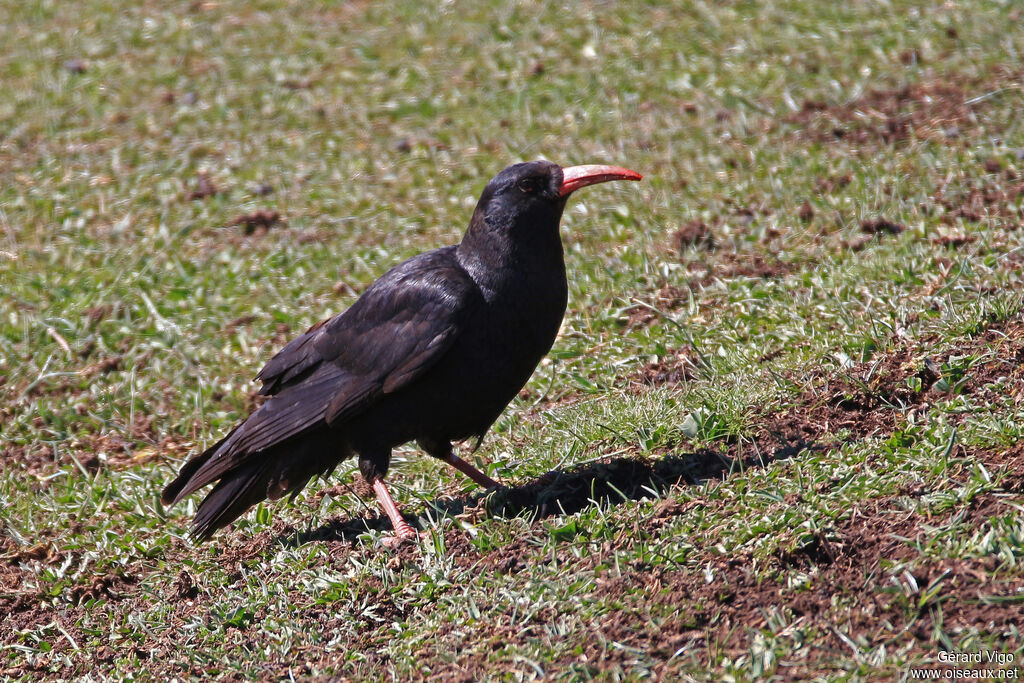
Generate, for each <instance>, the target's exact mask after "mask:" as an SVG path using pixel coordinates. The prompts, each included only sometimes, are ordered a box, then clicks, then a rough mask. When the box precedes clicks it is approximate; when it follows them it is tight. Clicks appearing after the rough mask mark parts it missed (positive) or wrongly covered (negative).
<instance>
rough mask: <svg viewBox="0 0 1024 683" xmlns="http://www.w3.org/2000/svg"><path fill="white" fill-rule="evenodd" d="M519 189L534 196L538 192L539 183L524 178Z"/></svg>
mask: <svg viewBox="0 0 1024 683" xmlns="http://www.w3.org/2000/svg"><path fill="white" fill-rule="evenodd" d="M519 189H520V190H522V191H523V192H526V193H528V194H532V193H534V192H536V191H537V181H535V180H534V179H533V178H523V179H522V180H520V181H519Z"/></svg>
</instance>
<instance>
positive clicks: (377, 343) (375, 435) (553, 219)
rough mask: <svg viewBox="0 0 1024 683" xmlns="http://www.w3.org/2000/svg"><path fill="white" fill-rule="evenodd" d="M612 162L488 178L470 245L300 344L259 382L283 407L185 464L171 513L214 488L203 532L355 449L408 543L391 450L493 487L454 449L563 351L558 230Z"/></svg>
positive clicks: (384, 288) (376, 291)
mask: <svg viewBox="0 0 1024 683" xmlns="http://www.w3.org/2000/svg"><path fill="white" fill-rule="evenodd" d="M616 179H629V180H639V179H640V176H639V174H636V173H634V172H632V171H627V170H626V169H621V168H618V167H613V166H574V167H569V168H566V169H562V168H560V167H559V166H557V165H556V164H552V163H549V162H546V161H537V162H531V163H524V164H516V165H513V166H509V167H508V168H506V169H505V170H503V171H502V172H501V173H499V174H498V175H497V176H496V177H495V178H494V179H493V180H491V182H489V183H488V184H487V187H486V188H485V189H484V191H483V194H482V195H481V197H480V201H479V202H478V204H477V207H476V210H475V211H474V213H473V217H472V220H471V221H470V225H469V229H468V230H467V232H466V234H465V237H464V238H463V240H462V242H461V243H460V244H459V245H457V246H450V247H444V248H441V249H435V250H433V251H429V252H426V253H423V254H420V255H418V256H415V257H413V258H411V259H409V260H408V261H405V262H404V263H402V264H400V265H398V266H396V267H395V268H393V269H391V270H390V271H388V272H387V273H385V274H384V275H383V276H382V277H381V278H380V279H378V280H377V281H376V282H374V283H373V284H372V285H371V286H370V287H369V288H368V289H367V290H366V292H364V293H363V295H362V296H361V297H360V298H359V299H358V300H357V301H356V302H355V303H354V304H353V305H352V306H351V307H350V308H349V309H348V310H346V311H345V312H343V313H341V314H339V315H336V316H334V317H333V318H330V319H329V320H326V321H324V322H321V323H319V324H317V325H315V326H313V327H312V328H310V329H309V330H308V331H306V332H305V333H304V334H302V335H300V336H299V337H297V338H295V339H294V340H292V341H291V342H290V343H289V344H288V345H286V346H285V347H284V348H283V349H282V350H281V351H280V352H279V353H278V354H277V355H275V356H274V357H273V358H272V359H271V360H270V362H268V363H267V365H266V367H264V368H263V370H261V371H260V373H259V375H257V379H259V380H261V381H262V382H263V387H262V389H261V390H260V393H261V394H264V395H266V396H268V397H269V399H268V400H267V401H266V402H265V403H264V404H263V405H262V406H260V407H259V408H258V409H257V410H255V411H254V412H253V413H252V414H251V415H250V416H249V417H248V418H247V419H246V420H245V421H244V422H242V423H241V424H239V425H238V426H236V427H235V428H234V429H233V430H232V431H231V432H230V433H229V434H228V435H227V436H226V437H224V438H223V439H222V440H221V441H219V442H218V443H216V444H215V445H213V446H212V447H210V448H209V449H207V450H206V451H205V452H203V453H201V454H200V455H198V456H196V457H195V458H193V459H192V460H191V461H189V462H187V463H186V464H185V465H184V466H183V467H182V469H181V472H180V473H179V475H178V477H177V478H176V479H175V480H174V481H173V482H171V483H170V484H169V485H168V486H167V488H166V489H164V492H163V500H164V502H165V503H167V504H172V503H176V502H178V501H179V500H181V499H182V498H184V497H185V496H187V495H189V494H191V493H193V492H195V491H197V490H199V489H201V488H203V487H204V486H206V485H208V484H212V483H216V486H215V487H214V488H213V490H212V491H211V492H210V493H209V494H208V495H207V497H206V498H205V499H204V500H203V502H202V503H201V504H200V506H199V510H198V512H197V514H196V518H195V520H194V528H193V535H194V536H195V537H196V538H197V539H207V538H209V537H210V536H211V535H212V534H213V533H214V532H215V531H216V530H217V529H219V528H221V527H223V526H225V525H227V524H230V523H231V522H232V521H233V520H234V519H236V518H237V517H238V516H240V515H241V514H243V513H244V512H245V511H246V510H247V509H248V508H249V507H251V506H252V505H255V504H256V503H258V502H260V501H262V500H264V499H266V498H270V499H276V498H279V497H281V496H284V495H287V494H290V493H294V492H297V491H299V490H300V489H302V487H304V486H305V485H306V483H307V482H308V481H309V480H310V479H311V478H312V477H313V476H315V475H318V474H319V475H323V474H326V473H328V472H330V471H331V470H333V469H334V467H335V466H336V465H337V464H338V463H339V462H340V461H341V460H342V459H344V458H346V457H348V456H349V455H351V454H353V453H355V454H357V455H358V457H359V468H360V471H361V473H362V475H363V476H364V477H365V478H366V479H367V481H368V482H370V483H371V484H373V485H374V489H375V491H376V492H377V495H378V497H379V498H380V502H381V504H382V506H383V507H384V509H385V511H386V512H387V513H388V515H389V517H391V520H392V522H393V523H394V525H395V529H396V532H397V533H398V535H399V536H400V537H406V536H411V535H414V534H415V532H413V531H412V529H411V528H410V527H409V526H408V525H407V524H406V523H405V522H404V521H402V520H401V516H400V515H399V514H398V511H397V508H396V507H395V506H394V502H393V501H392V500H391V498H390V495H389V494H388V493H387V489H386V487H385V486H384V484H383V478H384V476H385V475H386V474H387V470H388V464H389V461H390V457H391V449H392V448H394V447H395V446H397V445H400V444H403V443H406V442H408V441H413V440H415V441H417V442H418V443H419V444H420V446H421V447H422V448H423V449H424V450H425V451H426V452H427V453H428V454H429V455H432V456H434V457H436V458H439V459H442V460H445V461H447V462H449V463H450V464H452V465H453V466H455V467H457V468H458V469H460V470H461V471H463V472H465V473H466V474H467V475H468V476H470V477H471V478H473V479H474V480H475V481H477V482H478V483H480V484H482V485H494V484H495V482H493V481H492V480H491V479H489V478H488V477H487V476H486V475H484V474H482V473H480V472H478V471H476V470H475V469H474V468H472V467H471V466H470V465H468V464H467V463H465V462H464V461H462V460H460V459H459V458H457V457H456V456H455V455H454V454H453V452H452V442H453V441H460V440H463V439H466V438H469V437H477V438H478V439H482V438H483V436H484V435H485V434H486V432H487V430H488V429H489V428H490V426H491V425H492V424H493V423H494V421H495V420H496V419H497V417H498V416H499V415H500V414H501V411H502V410H503V409H504V408H505V406H506V405H508V403H509V401H511V400H512V398H513V397H514V396H515V395H516V393H517V392H518V391H519V390H520V389H521V388H522V387H523V385H524V384H525V383H526V382H527V380H528V379H529V378H530V375H531V374H532V372H533V370H534V369H535V368H536V366H537V363H538V362H539V361H540V360H541V358H542V357H543V356H544V354H545V353H547V352H548V350H549V349H550V348H551V345H552V343H553V342H554V339H555V336H556V334H557V332H558V328H559V326H560V324H561V321H562V316H563V315H564V313H565V307H566V298H567V284H566V277H565V264H564V261H563V255H562V243H561V239H560V236H559V232H558V224H559V221H560V219H561V215H562V211H563V209H564V207H565V202H566V199H567V197H568V196H569V194H571V193H572V192H573V191H574V190H576V189H578V188H579V187H583V186H585V185H589V184H593V183H597V182H604V181H607V180H616Z"/></svg>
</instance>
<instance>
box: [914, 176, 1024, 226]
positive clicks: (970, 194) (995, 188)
mask: <svg viewBox="0 0 1024 683" xmlns="http://www.w3.org/2000/svg"><path fill="white" fill-rule="evenodd" d="M1022 196H1024V183H1017V184H1014V185H1011V186H1009V187H1004V186H1001V185H997V184H992V183H989V182H982V183H980V184H979V185H978V186H974V187H967V188H956V187H950V186H949V185H943V186H941V187H939V189H938V190H936V191H935V193H934V195H933V200H934V202H935V203H936V204H937V205H938V206H940V207H941V210H942V215H941V220H942V222H943V223H946V224H949V225H954V224H956V223H958V222H960V221H961V220H962V221H966V222H970V223H977V222H979V221H982V220H985V219H997V220H999V221H1000V222H1001V223H1003V224H1004V227H1012V228H1017V227H1020V221H1021V208H1020V206H1019V201H1018V200H1019V199H1020V197H1022Z"/></svg>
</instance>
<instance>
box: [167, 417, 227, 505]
mask: <svg viewBox="0 0 1024 683" xmlns="http://www.w3.org/2000/svg"><path fill="white" fill-rule="evenodd" d="M235 429H238V427H235ZM235 429H232V430H231V431H230V432H228V434H227V436H225V437H224V438H223V439H221V440H220V441H218V442H217V443H215V444H213V445H212V446H210V447H209V448H207V449H206V450H205V451H203V452H202V453H200V454H199V455H197V456H196V457H194V458H192V459H191V460H189V461H188V462H186V463H185V464H184V465H182V467H181V470H180V471H179V472H178V476H177V477H175V478H174V481H172V482H171V483H170V484H168V485H167V486H165V487H164V490H163V491H162V492H161V493H160V501H161V502H162V503H163V504H164V505H174V504H175V503H177V502H178V501H180V500H181V499H182V498H184V497H185V496H187V495H188V494H190V493H193V492H195V491H197V490H199V489H201V488H203V487H204V486H206V485H207V484H209V483H210V482H212V481H213V479H206V480H205V481H203V480H202V479H200V478H197V477H196V473H198V472H199V470H201V469H202V468H203V466H204V465H206V463H207V462H209V460H210V458H212V457H213V455H214V454H215V453H216V452H217V451H218V450H220V447H221V446H222V445H224V442H225V441H227V440H228V439H230V438H231V435H232V434H234V433H235Z"/></svg>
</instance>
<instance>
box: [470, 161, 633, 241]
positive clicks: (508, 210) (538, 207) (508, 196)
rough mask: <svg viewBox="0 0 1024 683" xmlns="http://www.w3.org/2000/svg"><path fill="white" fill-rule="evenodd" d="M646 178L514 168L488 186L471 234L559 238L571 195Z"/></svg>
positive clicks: (585, 169)
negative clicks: (590, 187)
mask: <svg viewBox="0 0 1024 683" xmlns="http://www.w3.org/2000/svg"><path fill="white" fill-rule="evenodd" d="M642 177H643V176H641V175H640V174H639V173H637V172H635V171H630V170H628V169H625V168H620V167H618V166H603V165H587V166H568V167H566V168H562V167H561V166H559V165H558V164H553V163H551V162H550V161H530V162H526V163H522V164H513V165H512V166H509V167H507V168H505V170H503V171H502V172H501V173H499V174H498V175H496V176H494V178H493V179H491V182H489V183H487V187H485V188H484V191H483V194H481V195H480V201H479V202H477V205H476V211H475V212H474V213H473V221H472V223H471V224H470V231H471V232H473V231H475V230H481V231H483V232H500V233H504V234H505V235H508V236H512V237H515V236H516V233H522V232H524V231H525V232H527V233H534V232H535V231H548V232H550V231H552V230H553V231H554V232H555V233H556V234H557V230H558V222H559V220H560V219H561V217H562V210H563V209H564V208H565V202H566V199H568V197H569V195H570V194H572V193H573V192H575V191H576V190H578V189H580V188H581V187H586V186H587V185H594V184H596V183H605V182H608V181H610V180H640V179H641V178H642ZM524 236H525V235H524Z"/></svg>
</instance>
